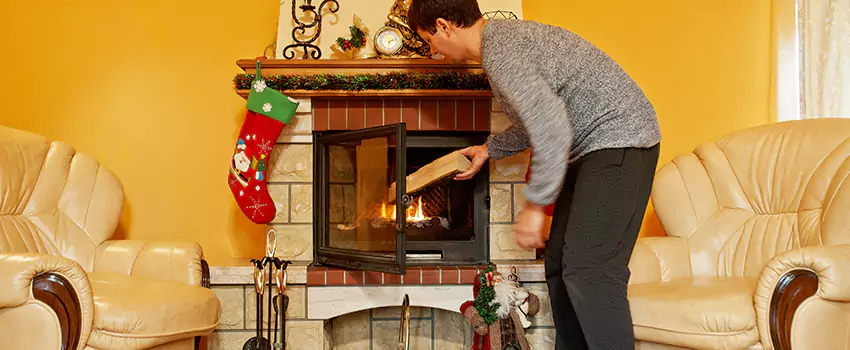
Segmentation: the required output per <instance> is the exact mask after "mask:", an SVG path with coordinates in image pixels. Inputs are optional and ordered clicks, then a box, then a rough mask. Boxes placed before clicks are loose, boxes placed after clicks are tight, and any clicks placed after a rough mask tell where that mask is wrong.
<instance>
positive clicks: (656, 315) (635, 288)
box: [629, 277, 759, 349]
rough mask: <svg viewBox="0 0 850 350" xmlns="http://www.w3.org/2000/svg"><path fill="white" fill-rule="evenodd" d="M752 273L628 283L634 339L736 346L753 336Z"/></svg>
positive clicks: (742, 345) (746, 343) (702, 346)
mask: <svg viewBox="0 0 850 350" xmlns="http://www.w3.org/2000/svg"><path fill="white" fill-rule="evenodd" d="M755 288H756V279H754V278H743V277H727V278H722V277H694V278H687V279H679V280H674V281H670V282H658V283H641V284H633V285H631V286H629V302H630V303H631V310H632V318H633V320H632V321H633V323H634V329H635V336H636V338H637V339H641V340H646V341H651V342H656V343H663V344H670V345H676V346H681V347H689V348H697V349H740V348H746V347H749V346H752V345H754V344H756V343H758V341H759V333H758V329H757V328H756V315H755V310H754V308H753V293H754V291H755Z"/></svg>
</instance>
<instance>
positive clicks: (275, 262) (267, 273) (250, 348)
mask: <svg viewBox="0 0 850 350" xmlns="http://www.w3.org/2000/svg"><path fill="white" fill-rule="evenodd" d="M276 250H277V239H276V238H275V231H274V230H269V232H268V234H267V235H266V256H264V257H263V258H262V259H251V263H253V264H254V291H255V292H256V293H257V335H255V336H254V337H252V338H251V339H248V341H246V342H245V344H244V345H243V346H242V350H271V349H272V347H274V348H275V349H281V350H283V349H285V348H286V309H287V308H288V307H289V297H288V296H287V295H286V268H287V267H288V266H289V264H291V263H292V262H291V261H288V260H281V259H279V258H277V257H275V256H274V253H275V251H276ZM273 284H275V285H277V289H278V291H277V295H275V296H272V285H273ZM266 288H268V304H269V308H268V311H267V313H266V315H263V294H265V291H266ZM272 310H274V314H273V313H272ZM264 316H267V317H264ZM272 317H274V336H272V327H271V324H272V322H271V320H272ZM266 320H268V324H269V327H268V328H267V329H266V335H265V336H263V323H264V322H265V321H266ZM278 321H280V323H279V324H278ZM278 326H279V327H280V328H279V329H278Z"/></svg>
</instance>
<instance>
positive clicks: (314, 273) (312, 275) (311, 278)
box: [307, 267, 327, 286]
mask: <svg viewBox="0 0 850 350" xmlns="http://www.w3.org/2000/svg"><path fill="white" fill-rule="evenodd" d="M325 270H327V269H326V268H324V267H313V268H310V270H309V271H307V285H311V286H322V285H324V284H325Z"/></svg>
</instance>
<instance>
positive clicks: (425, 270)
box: [422, 266, 440, 284]
mask: <svg viewBox="0 0 850 350" xmlns="http://www.w3.org/2000/svg"><path fill="white" fill-rule="evenodd" d="M422 284H440V268H439V267H437V266H422Z"/></svg>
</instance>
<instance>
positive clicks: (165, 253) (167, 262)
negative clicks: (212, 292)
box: [94, 240, 209, 287]
mask: <svg viewBox="0 0 850 350" xmlns="http://www.w3.org/2000/svg"><path fill="white" fill-rule="evenodd" d="M94 271H96V272H115V273H120V274H124V275H128V276H144V277H149V278H154V279H158V280H166V281H178V282H184V283H188V284H192V285H198V286H203V287H209V267H208V266H207V262H206V261H205V260H204V252H203V250H202V249H201V246H200V245H199V244H197V243H193V242H180V241H174V242H145V241H133V240H113V241H106V242H103V243H101V244H100V246H98V247H97V252H96V253H95V260H94Z"/></svg>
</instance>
